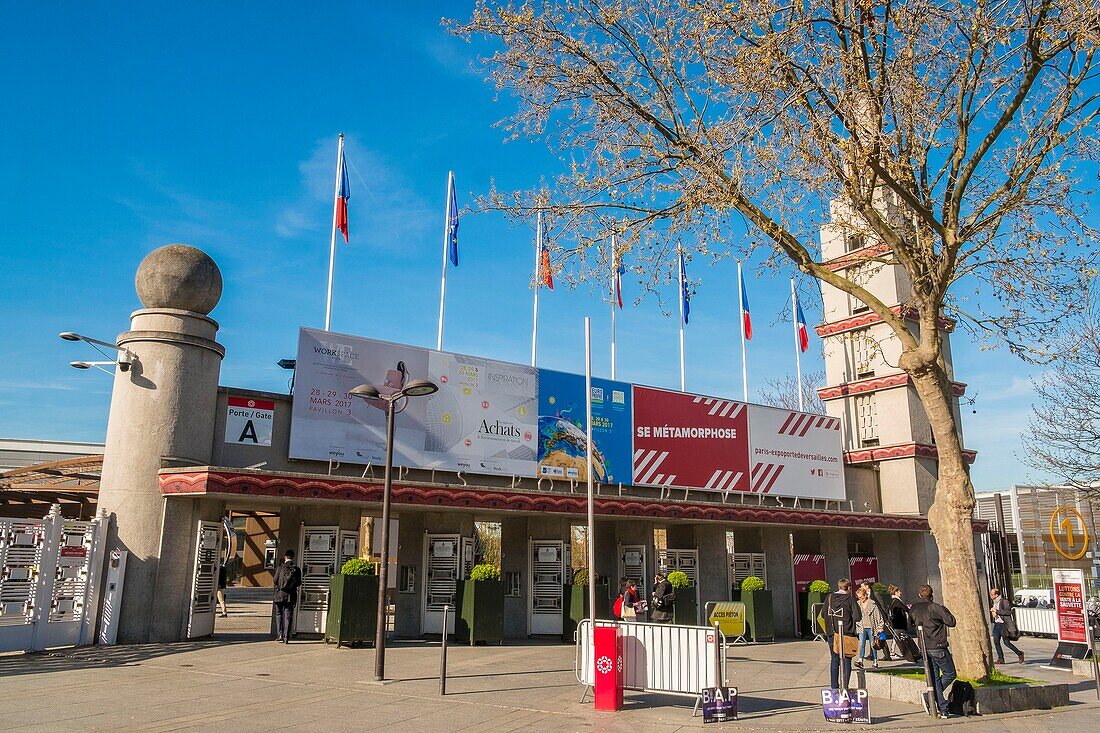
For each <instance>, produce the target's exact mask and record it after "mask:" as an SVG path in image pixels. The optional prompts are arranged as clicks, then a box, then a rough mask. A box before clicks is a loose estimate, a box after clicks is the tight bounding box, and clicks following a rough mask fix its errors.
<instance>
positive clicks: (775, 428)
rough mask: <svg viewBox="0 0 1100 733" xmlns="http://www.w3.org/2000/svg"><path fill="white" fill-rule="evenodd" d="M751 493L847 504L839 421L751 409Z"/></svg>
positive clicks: (803, 414)
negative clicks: (841, 500)
mask: <svg viewBox="0 0 1100 733" xmlns="http://www.w3.org/2000/svg"><path fill="white" fill-rule="evenodd" d="M748 412H749V439H750V444H751V463H752V473H751V482H752V483H751V491H754V492H759V493H762V494H777V495H780V496H812V497H817V498H821V499H843V498H844V476H843V474H842V472H841V460H840V457H841V455H842V451H841V439H840V419H839V418H835V417H828V416H827V415H811V414H807V413H804V412H792V411H791V410H785V409H781V408H777V407H764V406H762V405H749V406H748Z"/></svg>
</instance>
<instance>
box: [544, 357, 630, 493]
mask: <svg viewBox="0 0 1100 733" xmlns="http://www.w3.org/2000/svg"><path fill="white" fill-rule="evenodd" d="M591 397H592V443H593V446H594V447H595V451H594V455H593V458H592V466H593V469H594V474H595V479H596V481H599V482H601V483H623V484H630V483H631V471H630V464H631V392H630V385H629V384H626V383H624V382H612V381H609V380H606V379H593V380H592V395H591ZM586 419H587V416H586V414H585V405H584V377H583V376H581V375H579V374H567V373H566V372H555V371H551V370H549V369H540V370H539V445H538V475H539V476H540V477H547V478H552V479H565V480H576V481H587V480H588V463H587V458H588V448H587V440H586V437H585V421H586Z"/></svg>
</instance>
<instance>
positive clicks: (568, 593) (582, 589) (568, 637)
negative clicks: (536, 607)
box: [561, 583, 615, 643]
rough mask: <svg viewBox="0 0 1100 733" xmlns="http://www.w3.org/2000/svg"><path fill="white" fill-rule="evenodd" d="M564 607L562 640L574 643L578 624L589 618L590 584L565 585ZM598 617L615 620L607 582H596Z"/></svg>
mask: <svg viewBox="0 0 1100 733" xmlns="http://www.w3.org/2000/svg"><path fill="white" fill-rule="evenodd" d="M562 608H563V609H564V613H563V618H562V625H561V638H562V641H565V642H569V643H572V641H573V633H574V632H575V631H576V630H577V626H578V625H579V624H580V622H581V621H583V620H584V619H586V618H588V586H587V585H563V586H562ZM596 618H598V619H604V620H605V621H611V620H615V618H614V616H613V615H612V614H611V596H609V595H608V585H607V583H597V584H596Z"/></svg>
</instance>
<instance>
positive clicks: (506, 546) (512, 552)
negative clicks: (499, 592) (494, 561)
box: [500, 514, 531, 639]
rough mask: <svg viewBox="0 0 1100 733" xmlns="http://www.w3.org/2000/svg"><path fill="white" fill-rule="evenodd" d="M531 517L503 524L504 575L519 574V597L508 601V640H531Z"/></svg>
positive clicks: (508, 518)
mask: <svg viewBox="0 0 1100 733" xmlns="http://www.w3.org/2000/svg"><path fill="white" fill-rule="evenodd" d="M527 537H528V529H527V517H525V516H522V515H512V514H506V515H504V516H503V517H501V520H500V573H501V575H502V576H503V577H504V578H506V579H507V577H508V573H519V578H520V582H519V589H520V593H519V595H518V596H506V597H505V598H504V636H505V638H508V639H525V638H527V602H528V601H527V599H528V597H529V596H530V592H529V588H528V586H529V584H530V583H531V578H530V577H529V576H528V573H527V552H528V549H527V547H528V545H527Z"/></svg>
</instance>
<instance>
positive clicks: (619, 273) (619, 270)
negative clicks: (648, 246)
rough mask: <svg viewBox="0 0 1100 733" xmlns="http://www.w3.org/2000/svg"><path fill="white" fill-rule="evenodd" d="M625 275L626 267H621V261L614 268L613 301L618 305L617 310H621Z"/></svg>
mask: <svg viewBox="0 0 1100 733" xmlns="http://www.w3.org/2000/svg"><path fill="white" fill-rule="evenodd" d="M624 274H626V267H625V266H624V265H623V262H622V260H621V259H620V260H619V263H618V264H617V265H616V266H615V300H616V301H618V303H619V310H622V309H623V275H624Z"/></svg>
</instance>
